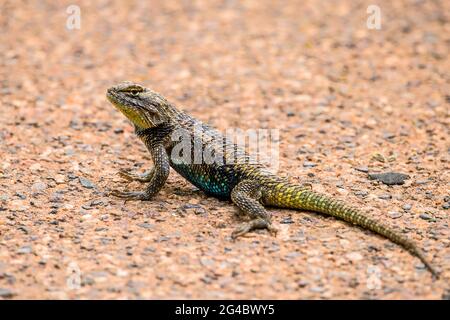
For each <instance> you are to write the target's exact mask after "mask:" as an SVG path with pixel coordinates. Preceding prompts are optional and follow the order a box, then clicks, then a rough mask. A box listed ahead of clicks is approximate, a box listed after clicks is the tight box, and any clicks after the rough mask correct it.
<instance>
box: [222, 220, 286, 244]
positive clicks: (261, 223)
mask: <svg viewBox="0 0 450 320" xmlns="http://www.w3.org/2000/svg"><path fill="white" fill-rule="evenodd" d="M255 229H267V230H268V231H269V232H270V233H271V234H273V235H276V234H277V232H278V230H277V229H276V228H275V227H274V226H272V224H271V223H270V222H268V221H266V220H264V219H261V218H256V219H254V220H251V221H249V222H246V223H243V224H242V225H240V226H239V227H237V228H236V229H235V230H234V231H233V233H232V234H231V238H232V239H236V238H238V237H241V236H243V235H244V234H246V233H248V232H250V231H252V230H255Z"/></svg>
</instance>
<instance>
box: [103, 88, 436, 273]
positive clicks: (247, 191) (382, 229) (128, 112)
mask: <svg viewBox="0 0 450 320" xmlns="http://www.w3.org/2000/svg"><path fill="white" fill-rule="evenodd" d="M107 98H108V100H109V101H110V102H111V103H112V104H113V105H114V106H115V107H116V108H117V109H118V110H119V111H121V112H122V113H123V114H124V115H125V116H126V117H127V118H128V119H129V120H130V121H131V122H132V124H133V125H134V127H135V132H136V134H137V135H138V137H139V138H140V139H141V140H142V141H143V143H144V144H145V145H146V147H147V148H148V150H149V152H150V154H151V157H152V159H153V163H154V167H153V168H152V169H151V170H150V171H148V172H146V173H145V174H142V175H138V174H134V173H130V172H128V171H125V170H122V171H120V172H119V174H120V175H121V176H122V177H123V178H124V179H126V180H128V181H140V182H145V183H148V184H147V187H146V189H145V191H118V190H113V191H112V192H111V194H112V195H114V196H117V197H120V198H123V199H126V200H150V199H152V197H153V196H154V195H155V194H157V193H158V192H159V191H160V190H161V188H162V187H163V185H164V184H165V182H166V180H167V177H168V176H169V171H170V168H171V167H172V168H173V169H174V170H175V171H177V172H178V173H179V174H180V175H181V176H183V177H184V178H186V179H187V180H188V181H190V182H191V183H192V184H194V185H195V186H196V187H198V188H199V189H201V190H203V191H204V192H205V193H207V194H209V195H212V196H215V197H217V198H224V199H231V201H232V202H233V203H234V204H235V205H236V206H237V207H238V208H239V209H240V210H241V212H242V213H243V214H244V215H247V216H248V217H249V221H248V222H246V223H243V224H242V225H241V226H239V227H238V228H237V229H236V230H234V232H233V233H232V237H233V238H236V237H239V236H241V235H243V234H245V233H247V232H249V231H251V230H254V229H262V228H265V229H268V230H269V231H270V232H272V233H276V228H274V227H273V226H272V222H271V214H270V213H269V212H268V211H267V210H266V209H265V207H266V206H273V207H279V208H289V209H301V210H309V211H315V212H319V213H323V214H328V215H331V216H334V217H337V218H340V219H343V220H345V221H347V222H349V223H352V224H355V225H358V226H361V227H363V228H365V229H368V230H371V231H373V232H376V233H378V234H380V235H382V236H384V237H386V238H387V239H390V240H391V241H393V242H395V243H397V244H399V245H401V246H402V247H404V248H405V249H407V250H408V251H409V252H411V253H412V254H413V255H415V256H417V257H418V258H419V259H420V260H421V261H422V262H423V263H424V264H425V266H426V267H427V268H428V270H429V271H430V272H431V273H432V274H433V275H434V276H436V277H437V276H438V273H437V271H436V270H435V269H434V268H433V267H432V265H431V264H430V263H429V262H428V260H427V259H426V258H425V255H424V254H423V252H422V251H421V250H420V249H419V248H418V247H417V246H416V245H415V244H414V242H412V241H411V240H409V239H408V238H406V237H404V236H402V235H400V234H399V233H397V232H395V231H393V230H392V229H390V228H389V227H387V226H385V225H384V224H382V223H380V222H378V221H376V220H374V219H371V218H369V217H367V216H366V215H365V214H363V213H362V212H361V211H359V210H358V209H356V208H353V207H351V206H348V205H346V204H345V203H344V202H341V201H339V200H336V199H333V198H331V197H328V196H326V195H323V194H320V193H317V192H314V191H313V190H312V189H311V187H310V186H307V185H297V184H292V183H289V182H288V181H287V180H286V179H283V178H281V177H278V176H276V175H274V174H272V173H271V172H269V171H268V170H267V169H266V168H265V167H264V166H263V165H261V164H258V163H253V162H251V161H249V159H250V156H249V154H248V153H247V152H246V151H245V150H243V149H242V148H240V147H239V146H237V145H236V144H234V143H232V142H230V141H228V140H227V139H226V138H225V137H224V136H223V135H222V134H221V133H220V132H218V131H217V130H215V129H214V128H211V127H210V126H208V125H206V124H204V123H202V122H200V121H198V120H196V119H195V118H193V117H191V116H189V115H188V114H186V113H185V112H182V111H181V110H179V109H177V108H176V107H175V106H174V105H173V104H171V103H170V102H169V101H167V100H166V99H165V98H164V97H163V96H161V95H160V94H158V93H156V92H154V91H152V90H150V89H148V88H145V87H143V86H141V85H138V84H135V83H132V82H123V83H121V84H119V85H117V86H114V87H111V88H110V89H108V91H107ZM176 135H178V137H181V136H184V137H186V136H187V137H188V140H189V143H190V144H192V145H195V144H197V145H198V144H200V146H201V148H200V151H201V152H203V151H204V150H205V149H206V148H209V150H210V154H212V156H213V158H214V160H215V161H204V160H202V161H200V162H199V161H197V162H196V161H193V160H194V158H195V156H196V155H195V154H194V153H195V147H194V148H187V149H185V150H184V153H183V151H180V152H178V155H177V156H176V157H175V156H174V155H173V153H174V152H173V151H174V150H175V148H177V144H180V143H181V141H180V140H177V138H174V137H175V136H176ZM188 147H189V146H188ZM186 150H191V151H186ZM174 154H177V152H175V153H174ZM217 160H220V161H217Z"/></svg>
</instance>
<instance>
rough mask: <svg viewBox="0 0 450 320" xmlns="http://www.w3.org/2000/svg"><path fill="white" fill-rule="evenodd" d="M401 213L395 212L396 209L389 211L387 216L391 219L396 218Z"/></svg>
mask: <svg viewBox="0 0 450 320" xmlns="http://www.w3.org/2000/svg"><path fill="white" fill-rule="evenodd" d="M402 215H403V214H402V213H401V212H397V211H391V212H389V217H391V218H392V219H398V218H400V217H401V216H402Z"/></svg>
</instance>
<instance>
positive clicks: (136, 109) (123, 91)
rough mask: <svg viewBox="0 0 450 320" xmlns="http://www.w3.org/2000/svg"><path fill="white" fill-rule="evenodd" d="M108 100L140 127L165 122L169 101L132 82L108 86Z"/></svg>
mask: <svg viewBox="0 0 450 320" xmlns="http://www.w3.org/2000/svg"><path fill="white" fill-rule="evenodd" d="M106 97H107V98H108V100H109V101H110V102H111V103H112V104H113V105H114V106H115V107H116V108H117V109H118V110H119V111H120V112H122V113H123V114H124V115H125V116H126V117H127V118H128V120H130V121H131V122H132V123H133V124H134V125H135V126H136V127H138V128H140V129H148V128H152V127H156V126H158V125H159V124H161V123H164V122H167V121H168V118H167V116H165V113H164V110H165V107H167V106H169V105H170V104H169V102H168V101H167V100H166V99H165V98H164V97H163V96H161V95H160V94H158V93H156V92H154V91H152V90H150V89H148V88H145V87H143V86H141V85H139V84H136V83H133V82H129V81H126V82H122V83H120V84H118V85H116V86H113V87H111V88H109V89H108V90H107V92H106Z"/></svg>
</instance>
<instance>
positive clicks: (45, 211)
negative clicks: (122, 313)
mask: <svg viewBox="0 0 450 320" xmlns="http://www.w3.org/2000/svg"><path fill="white" fill-rule="evenodd" d="M72 2H73V1H60V2H54V1H0V11H1V16H0V19H1V20H0V26H1V30H0V34H1V41H0V58H1V59H0V75H1V78H0V79H1V82H0V97H1V98H0V103H1V106H0V298H4V299H9V298H16V299H22V298H25V299H38V298H54V299H73V298H75V299H91V298H95V299H108V298H113V299H136V298H145V299H147V298H158V299H159V298H163V299H168V298H205V299H216V298H257V299H259V298H270V299H283V298H284V299H331V298H344V299H365V298H374V299H380V298H381V299H441V298H449V297H450V291H449V288H450V286H449V280H450V231H449V207H450V192H449V189H450V184H449V180H450V179H449V176H450V173H449V171H450V170H449V166H450V156H449V152H450V141H449V124H450V121H449V103H450V96H449V94H450V90H449V89H450V88H449V70H450V63H449V57H448V54H449V44H450V38H449V35H450V22H449V15H448V13H449V12H450V6H449V4H450V3H449V2H448V1H377V5H378V6H379V7H380V9H381V13H382V20H381V23H382V25H381V29H380V30H369V29H368V28H367V27H366V20H367V17H368V14H367V12H366V9H367V7H368V5H370V4H372V2H370V1H336V2H334V1H284V2H276V1H259V0H258V1H256V0H254V1H242V2H240V1H193V2H191V1H148V2H147V1H130V2H125V1H121V2H113V1H95V4H94V2H91V1H75V2H76V3H75V4H77V5H78V6H79V7H80V9H81V28H80V29H79V30H77V29H76V30H68V29H67V28H66V20H67V18H68V14H67V13H66V8H67V7H68V6H69V5H71V4H73V3H72ZM123 80H132V81H135V82H140V83H142V84H144V85H146V86H148V87H151V88H153V89H154V90H156V91H158V92H161V93H162V94H163V95H165V96H167V97H168V98H169V99H170V100H172V101H173V102H175V103H176V104H177V105H179V106H182V107H183V109H185V110H187V111H188V112H190V113H191V114H193V115H194V116H196V117H197V118H199V119H201V120H204V121H206V122H209V123H211V124H212V125H214V126H216V127H217V128H219V129H220V130H225V129H227V128H230V127H240V128H243V129H248V128H270V129H279V130H280V132H281V136H280V138H281V141H280V159H281V163H280V169H279V174H282V175H289V177H290V179H291V180H292V181H302V182H309V183H311V184H312V185H313V188H314V189H315V190H317V191H323V192H326V193H328V194H330V195H334V196H336V197H338V198H340V199H344V200H346V201H347V202H349V203H351V204H353V205H355V206H357V207H360V208H363V209H366V210H367V212H368V214H370V215H371V216H373V217H375V218H377V219H380V220H383V221H384V222H385V223H387V224H389V225H391V226H393V227H394V228H396V229H398V230H400V229H402V230H405V231H406V232H407V233H408V236H409V237H411V238H412V239H414V240H415V241H416V242H418V243H419V245H420V246H421V247H422V248H423V249H424V251H425V252H426V255H427V256H428V257H429V258H430V259H431V260H432V261H433V264H434V265H435V266H436V267H437V269H438V270H439V271H441V273H442V276H441V278H440V279H439V280H436V281H433V280H432V278H431V276H430V274H429V273H428V272H427V271H426V270H425V269H424V266H423V264H422V263H420V261H419V260H418V259H417V258H414V257H412V256H411V255H410V254H408V253H407V252H405V251H404V250H402V249H401V248H400V247H399V246H397V245H394V244H392V243H390V242H389V241H387V240H385V239H383V238H381V237H379V236H376V235H374V234H373V233H370V232H367V231H364V230H362V229H360V228H357V227H352V226H350V225H348V224H347V223H344V222H342V221H338V220H336V219H333V218H330V217H324V216H321V215H317V214H314V213H308V212H294V211H288V210H281V209H273V210H272V212H273V214H274V223H275V225H276V226H277V227H278V228H279V229H280V230H281V231H280V234H279V235H278V236H277V237H273V236H271V235H269V234H268V233H267V232H266V231H260V232H254V233H251V234H249V235H248V236H246V237H244V238H241V239H238V240H237V241H234V242H233V241H231V239H230V233H231V232H232V230H233V229H234V228H235V227H236V226H237V225H238V224H239V222H240V220H239V218H238V217H236V215H235V213H236V209H235V208H234V207H233V206H232V205H231V204H229V203H228V202H223V201H219V200H216V199H213V198H209V197H207V196H205V195H204V194H202V193H201V192H199V191H198V190H196V189H195V188H194V187H193V186H191V185H190V184H189V183H187V182H186V181H184V180H183V179H182V178H181V177H180V176H178V175H177V174H175V173H174V172H172V174H171V175H170V177H169V180H168V183H167V185H166V187H165V188H164V189H163V190H162V191H161V193H160V194H159V195H158V196H156V197H155V199H154V200H153V201H150V202H145V203H139V202H127V203H124V202H123V201H121V200H118V199H115V198H109V197H107V196H106V192H107V191H108V190H110V189H112V188H121V187H124V182H123V181H122V180H121V179H120V178H119V177H118V176H117V175H116V172H117V171H118V170H119V169H134V170H137V171H141V170H144V169H147V168H149V167H150V166H151V161H150V159H149V155H148V153H147V152H146V150H145V149H144V147H143V146H142V144H141V143H140V142H139V141H138V139H137V138H136V137H135V136H134V134H133V129H132V127H131V126H130V124H129V123H128V122H127V121H126V119H125V118H124V117H123V116H122V115H121V114H119V112H117V111H116V110H114V108H112V106H111V105H110V104H109V103H108V102H107V101H106V99H105V91H106V89H107V88H108V87H110V86H112V85H114V84H116V83H118V82H120V81H123ZM356 168H358V169H359V170H362V171H367V170H368V171H369V172H387V171H396V172H402V173H405V174H408V175H409V176H410V179H408V180H406V183H405V184H404V185H399V186H386V185H384V184H381V183H379V182H376V181H373V180H369V179H368V178H367V174H366V173H365V172H361V171H358V170H356ZM132 186H133V187H134V188H138V187H139V186H138V185H135V184H132ZM186 204H191V205H194V206H187V207H186ZM190 207H191V209H189V208H190Z"/></svg>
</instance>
